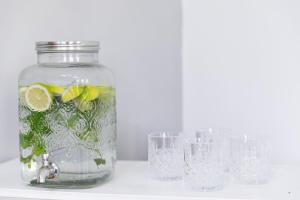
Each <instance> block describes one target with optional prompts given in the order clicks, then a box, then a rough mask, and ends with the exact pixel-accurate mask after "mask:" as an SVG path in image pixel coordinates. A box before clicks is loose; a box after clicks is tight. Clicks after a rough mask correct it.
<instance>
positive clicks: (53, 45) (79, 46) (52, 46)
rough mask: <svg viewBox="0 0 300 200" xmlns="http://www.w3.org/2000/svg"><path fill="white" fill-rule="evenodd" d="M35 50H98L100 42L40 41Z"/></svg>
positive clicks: (43, 51)
mask: <svg viewBox="0 0 300 200" xmlns="http://www.w3.org/2000/svg"><path fill="white" fill-rule="evenodd" d="M35 50H37V52H38V53H47V52H49V53H51V52H52V53H53V52H68V51H79V52H98V51H99V42H97V41H40V42H36V43H35Z"/></svg>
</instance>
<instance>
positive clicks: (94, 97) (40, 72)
mask: <svg viewBox="0 0 300 200" xmlns="http://www.w3.org/2000/svg"><path fill="white" fill-rule="evenodd" d="M19 123H20V131H19V138H20V140H19V141H20V160H21V168H22V170H21V173H22V179H23V180H24V182H26V183H29V184H33V185H39V186H45V187H90V186H93V185H96V184H98V183H100V182H102V181H104V180H106V179H107V178H109V177H111V175H112V174H113V171H114V166H115V162H116V101H115V87H114V78H113V75H112V73H111V72H110V71H109V70H108V69H107V68H106V67H104V66H101V65H99V64H97V63H76V62H74V63H69V62H63V63H61V62H59V63H51V62H50V63H40V64H37V65H34V66H31V67H28V68H26V69H25V70H24V71H23V72H22V73H21V74H20V77H19ZM45 155H47V156H48V160H47V161H45V160H43V156H45ZM45 163H46V164H45ZM49 163H51V164H55V166H56V167H57V168H58V170H57V171H56V173H55V176H51V174H49V173H50V172H47V173H46V175H42V174H41V173H44V171H42V170H41V169H44V168H45V169H47V170H48V169H50V167H51V166H50V165H49ZM49 166H50V167H49ZM50 171H51V169H50ZM52 175H53V174H52ZM40 176H44V177H43V178H45V180H42V179H41V180H42V181H41V180H40Z"/></svg>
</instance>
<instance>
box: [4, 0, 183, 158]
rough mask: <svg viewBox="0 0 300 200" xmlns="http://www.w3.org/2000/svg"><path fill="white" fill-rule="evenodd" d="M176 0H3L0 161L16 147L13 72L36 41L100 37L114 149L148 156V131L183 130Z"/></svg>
mask: <svg viewBox="0 0 300 200" xmlns="http://www.w3.org/2000/svg"><path fill="white" fill-rule="evenodd" d="M180 28H181V8H180V1H179V0H77V1H73V0H46V1H40V0H26V1H18V0H1V2H0V44H1V46H0V161H1V160H4V159H8V158H10V157H13V156H16V155H17V152H18V131H17V130H18V125H17V77H18V73H19V72H20V71H21V70H22V69H23V68H24V67H25V66H28V65H30V64H33V63H35V62H36V56H35V52H34V42H35V41H38V40H99V41H100V42H101V46H102V50H101V53H100V57H101V62H102V63H103V64H105V65H107V66H109V67H111V68H112V70H113V71H114V72H115V75H116V80H117V101H118V102H117V103H118V136H119V137H118V155H119V158H121V159H146V155H147V153H146V152H147V145H146V142H147V140H146V135H147V133H148V132H149V131H151V130H157V129H173V130H177V129H181V98H180V97H181V75H180V72H181V70H180V46H181V43H180V37H181V35H180Z"/></svg>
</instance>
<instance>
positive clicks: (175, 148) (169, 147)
mask: <svg viewBox="0 0 300 200" xmlns="http://www.w3.org/2000/svg"><path fill="white" fill-rule="evenodd" d="M148 164H149V173H150V176H151V177H152V178H154V179H159V180H178V179H181V178H182V175H183V140H182V138H181V136H179V134H176V133H169V132H159V133H151V134H149V136H148Z"/></svg>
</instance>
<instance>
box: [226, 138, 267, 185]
mask: <svg viewBox="0 0 300 200" xmlns="http://www.w3.org/2000/svg"><path fill="white" fill-rule="evenodd" d="M231 152H232V153H231V154H232V161H233V162H232V164H233V165H234V166H233V169H234V171H233V175H234V178H235V179H236V180H237V181H238V182H240V183H246V184H263V183H266V182H268V180H269V179H270V177H271V175H272V167H271V160H270V154H271V147H270V144H269V143H268V142H267V141H266V140H265V139H263V138H260V139H258V138H253V137H251V138H250V137H249V136H248V135H243V137H242V138H239V139H237V138H235V139H232V140H231Z"/></svg>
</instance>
